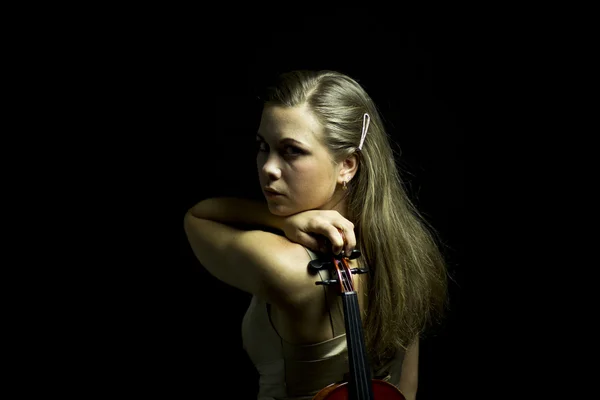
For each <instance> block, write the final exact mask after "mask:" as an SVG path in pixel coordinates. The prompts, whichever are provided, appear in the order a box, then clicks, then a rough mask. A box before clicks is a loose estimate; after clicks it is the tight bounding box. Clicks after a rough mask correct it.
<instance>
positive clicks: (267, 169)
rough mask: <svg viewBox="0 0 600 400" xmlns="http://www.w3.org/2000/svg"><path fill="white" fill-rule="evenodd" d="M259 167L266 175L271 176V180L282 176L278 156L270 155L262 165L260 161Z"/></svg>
mask: <svg viewBox="0 0 600 400" xmlns="http://www.w3.org/2000/svg"><path fill="white" fill-rule="evenodd" d="M259 169H260V172H261V173H262V174H263V175H264V176H268V177H269V180H276V179H279V178H281V168H280V167H279V165H278V163H277V157H276V156H271V155H269V156H268V157H267V160H266V161H264V163H263V164H262V166H261V165H260V161H259Z"/></svg>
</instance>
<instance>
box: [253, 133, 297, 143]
mask: <svg viewBox="0 0 600 400" xmlns="http://www.w3.org/2000/svg"><path fill="white" fill-rule="evenodd" d="M256 136H258V137H259V138H261V139H262V140H263V141H265V142H266V140H265V138H264V137H263V135H261V134H260V133H258V132H257V133H256ZM287 142H292V143H297V144H300V145H302V146H308V145H307V144H306V143H302V142H300V141H298V140H296V139H292V138H283V139H281V140H280V141H279V143H287Z"/></svg>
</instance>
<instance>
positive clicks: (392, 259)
mask: <svg viewBox="0 0 600 400" xmlns="http://www.w3.org/2000/svg"><path fill="white" fill-rule="evenodd" d="M265 101H266V103H270V104H278V105H282V106H287V107H294V106H297V105H301V104H307V105H308V107H309V108H310V110H311V111H312V112H313V113H314V115H315V116H316V117H317V118H318V119H319V121H320V122H321V124H322V125H323V127H324V128H325V129H324V130H325V138H324V144H325V146H326V147H327V148H328V149H329V151H330V154H331V156H332V160H334V161H335V160H337V161H339V160H343V159H345V158H346V157H348V156H349V155H352V154H353V153H356V154H357V155H358V160H359V167H358V171H357V173H356V174H355V176H354V178H353V179H352V180H351V181H350V182H349V183H348V191H347V199H348V201H347V204H348V210H347V213H348V214H347V217H348V219H349V220H350V221H352V222H353V223H354V226H355V234H356V238H357V248H358V249H359V250H360V251H361V253H362V257H361V258H360V259H359V260H361V262H363V263H365V264H366V265H368V266H369V268H370V270H371V273H370V279H369V280H368V289H367V291H366V292H367V303H366V307H365V309H366V315H365V317H364V318H365V320H364V321H363V322H364V331H365V342H366V347H367V351H368V354H369V356H370V358H371V360H372V362H373V363H374V365H375V366H377V365H381V364H382V363H384V362H385V361H386V360H388V359H389V358H391V357H392V356H393V354H394V352H395V351H396V350H397V349H406V348H407V346H408V345H409V344H410V343H411V342H412V341H413V340H414V339H415V338H416V337H417V336H418V335H421V334H422V333H423V332H424V331H425V329H426V328H427V326H428V325H429V323H431V322H435V321H437V320H438V319H439V317H441V316H442V315H443V311H444V309H445V306H446V300H447V280H446V266H445V262H444V258H443V256H442V254H441V251H440V248H439V247H438V243H437V242H436V240H435V236H434V233H435V231H434V230H433V229H432V228H431V227H430V225H429V224H428V223H427V221H425V219H424V218H423V217H422V216H421V214H420V213H419V212H418V211H417V209H416V208H415V206H414V205H413V203H412V202H411V201H410V199H409V197H408V195H407V193H406V191H405V189H404V184H403V182H402V180H401V177H400V173H399V171H398V168H397V166H396V160H395V158H394V151H393V149H392V147H391V146H390V140H389V138H388V136H387V133H386V132H385V129H384V125H383V123H382V120H381V117H380V115H379V112H378V110H377V107H376V106H375V104H374V102H373V101H372V100H371V98H370V97H369V95H368V94H367V93H366V92H365V90H364V89H363V88H362V87H361V85H360V84H359V83H358V82H356V81H355V80H354V79H352V78H350V77H349V76H347V75H344V74H342V73H339V72H335V71H291V72H288V73H284V74H282V75H281V76H280V77H279V80H278V82H277V83H276V84H275V85H274V86H272V87H270V88H269V90H268V91H267V97H266V99H265ZM364 113H368V114H369V115H370V117H371V120H370V124H369V130H368V134H367V136H366V138H365V140H364V144H363V147H362V150H358V144H359V142H360V138H361V132H362V123H363V115H364Z"/></svg>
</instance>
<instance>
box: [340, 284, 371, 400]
mask: <svg viewBox="0 0 600 400" xmlns="http://www.w3.org/2000/svg"><path fill="white" fill-rule="evenodd" d="M342 303H343V305H344V322H345V325H346V342H347V345H348V362H349V367H350V371H349V372H350V376H349V379H348V385H349V390H348V392H349V395H350V397H349V398H350V400H373V399H374V397H373V385H372V382H371V368H370V364H369V360H368V357H367V350H366V347H365V339H364V333H363V326H362V319H361V317H360V309H359V307H358V296H357V294H356V292H355V291H353V292H346V293H342ZM354 393H355V394H356V397H355V398H354V396H353V394H354Z"/></svg>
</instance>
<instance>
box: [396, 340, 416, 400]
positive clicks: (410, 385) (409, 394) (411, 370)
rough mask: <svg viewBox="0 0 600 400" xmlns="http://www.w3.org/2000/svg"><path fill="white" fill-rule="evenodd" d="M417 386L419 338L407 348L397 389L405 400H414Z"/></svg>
mask: <svg viewBox="0 0 600 400" xmlns="http://www.w3.org/2000/svg"><path fill="white" fill-rule="evenodd" d="M418 384H419V338H418V337H417V338H416V339H415V341H414V342H412V343H411V344H410V346H408V348H407V349H406V353H405V355H404V361H403V362H402V372H401V374H400V384H399V385H398V388H399V389H400V391H401V392H402V394H403V395H404V396H405V397H406V400H410V399H414V398H415V397H416V395H417V387H418Z"/></svg>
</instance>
